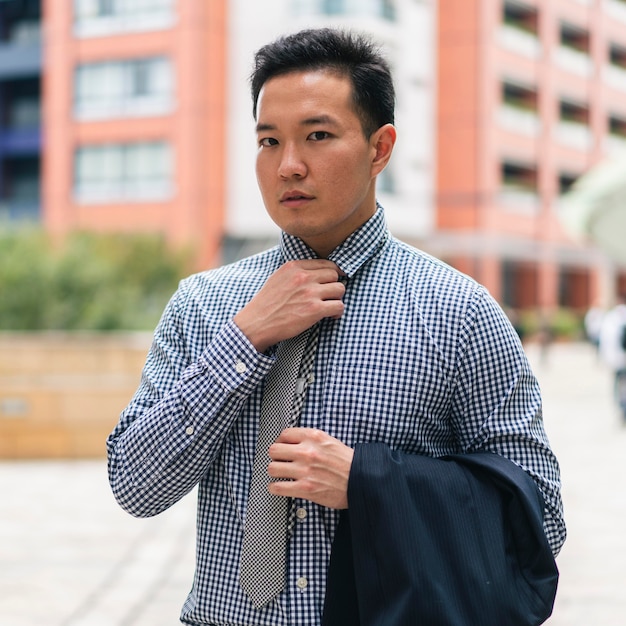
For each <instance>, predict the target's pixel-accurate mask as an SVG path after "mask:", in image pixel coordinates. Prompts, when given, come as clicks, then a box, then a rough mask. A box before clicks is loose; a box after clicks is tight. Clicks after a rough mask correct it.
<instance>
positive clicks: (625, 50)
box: [609, 43, 626, 70]
mask: <svg viewBox="0 0 626 626" xmlns="http://www.w3.org/2000/svg"><path fill="white" fill-rule="evenodd" d="M609 63H610V64H611V65H612V66H613V67H617V68H619V69H621V70H626V47H624V46H620V45H618V44H615V43H612V44H610V46H609Z"/></svg>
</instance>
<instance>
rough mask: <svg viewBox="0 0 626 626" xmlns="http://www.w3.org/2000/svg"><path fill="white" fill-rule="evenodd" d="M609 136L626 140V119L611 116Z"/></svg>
mask: <svg viewBox="0 0 626 626" xmlns="http://www.w3.org/2000/svg"><path fill="white" fill-rule="evenodd" d="M609 134H610V135H614V136H615V137H619V138H620V139H626V117H618V116H617V115H610V116H609Z"/></svg>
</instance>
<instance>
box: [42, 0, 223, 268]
mask: <svg viewBox="0 0 626 626" xmlns="http://www.w3.org/2000/svg"><path fill="white" fill-rule="evenodd" d="M226 10H227V3H226V2H222V1H221V0H220V1H211V2H192V1H189V0H179V1H176V0H141V1H137V0H73V2H56V1H55V0H44V1H43V20H44V24H45V32H46V36H45V48H44V72H43V120H44V144H45V150H44V168H43V176H42V189H43V221H44V224H45V227H46V228H47V229H48V230H49V231H50V232H52V233H54V234H59V235H63V234H65V233H67V232H69V231H71V230H75V229H86V230H95V231H124V232H128V231H132V232H135V231H139V232H143V231H145V232H162V233H165V235H166V236H167V237H168V239H169V240H170V241H171V242H172V243H173V244H174V245H177V246H187V247H190V248H191V249H192V250H193V251H194V254H195V256H196V258H197V263H198V265H199V266H200V265H210V264H213V263H215V262H216V261H217V259H218V258H219V252H220V246H221V240H222V237H223V224H224V212H225V196H224V179H225V159H224V146H225V144H226V136H225V125H224V119H225V116H226V108H225V107H226V100H225V98H224V94H225V92H226V67H227V65H226V56H225V55H226V39H225V37H226V18H227V13H226Z"/></svg>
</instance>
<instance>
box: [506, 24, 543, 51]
mask: <svg viewBox="0 0 626 626" xmlns="http://www.w3.org/2000/svg"><path fill="white" fill-rule="evenodd" d="M497 37H498V43H499V44H500V45H501V46H502V47H503V48H506V49H507V50H511V51H512V52H517V53H518V54H522V55H524V56H527V57H531V58H533V59H536V58H537V57H539V56H540V55H541V42H540V41H539V39H538V38H537V37H536V36H535V35H533V34H532V33H528V32H526V31H523V30H520V29H519V28H514V27H513V26H508V25H507V24H502V25H501V26H500V28H499V29H498V31H497Z"/></svg>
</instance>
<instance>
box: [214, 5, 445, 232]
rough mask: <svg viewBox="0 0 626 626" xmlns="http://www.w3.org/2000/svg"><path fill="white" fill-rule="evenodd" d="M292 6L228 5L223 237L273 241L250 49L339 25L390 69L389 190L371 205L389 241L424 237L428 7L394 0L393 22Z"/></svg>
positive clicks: (430, 123)
mask: <svg viewBox="0 0 626 626" xmlns="http://www.w3.org/2000/svg"><path fill="white" fill-rule="evenodd" d="M294 4H295V0H255V2H250V1H249V0H231V2H230V8H229V12H230V33H229V46H230V50H229V55H230V63H231V66H230V68H229V80H230V84H229V93H228V98H229V106H228V111H229V118H228V133H227V136H228V137H229V145H228V146H227V154H228V157H227V158H228V193H227V201H228V206H227V211H226V214H227V217H226V233H227V235H229V236H231V237H235V238H244V239H263V238H268V237H269V238H273V237H276V236H277V235H278V229H277V227H276V226H275V225H274V224H273V222H272V221H271V220H270V219H269V218H268V217H267V215H266V213H265V210H264V208H263V203H262V200H261V196H260V193H259V191H258V188H257V184H256V178H255V175H254V161H255V155H256V144H255V133H254V121H253V119H252V104H251V98H250V94H249V84H248V76H249V74H250V70H251V67H252V56H253V54H254V51H255V50H257V49H258V48H259V47H261V46H262V45H264V44H265V43H267V42H269V41H271V40H272V39H274V38H275V37H277V36H279V35H282V34H285V33H289V32H295V31H298V30H300V29H302V28H308V27H319V26H339V27H347V28H351V29H354V30H357V31H361V32H367V33H370V34H372V35H373V36H374V38H375V39H376V40H377V41H379V42H380V43H381V44H382V46H383V49H384V51H385V53H386V54H387V58H388V59H389V61H390V62H391V65H392V67H393V69H394V78H395V84H396V93H397V107H396V127H397V129H398V142H397V144H396V148H395V151H394V155H393V158H392V162H391V164H390V168H392V175H393V179H394V182H395V189H394V192H393V193H382V192H381V193H379V199H380V201H381V202H382V204H383V206H384V207H385V210H386V215H387V221H388V223H389V226H390V229H391V231H392V232H393V233H394V234H395V235H397V236H398V237H400V238H402V239H404V240H408V241H418V240H419V239H422V238H424V237H426V236H427V235H428V234H429V233H430V232H431V230H432V225H433V221H434V205H433V189H434V163H435V158H434V145H435V143H434V142H435V137H434V127H435V123H434V111H435V102H434V98H435V71H436V68H435V51H436V39H435V28H436V24H435V15H434V13H435V6H436V3H435V2H434V0H424V1H420V0H397V2H396V15H397V19H396V20H395V21H393V22H392V21H389V20H386V19H384V18H372V17H366V16H354V15H353V16H349V15H347V16H326V15H296V11H294ZM310 4H314V3H310Z"/></svg>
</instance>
